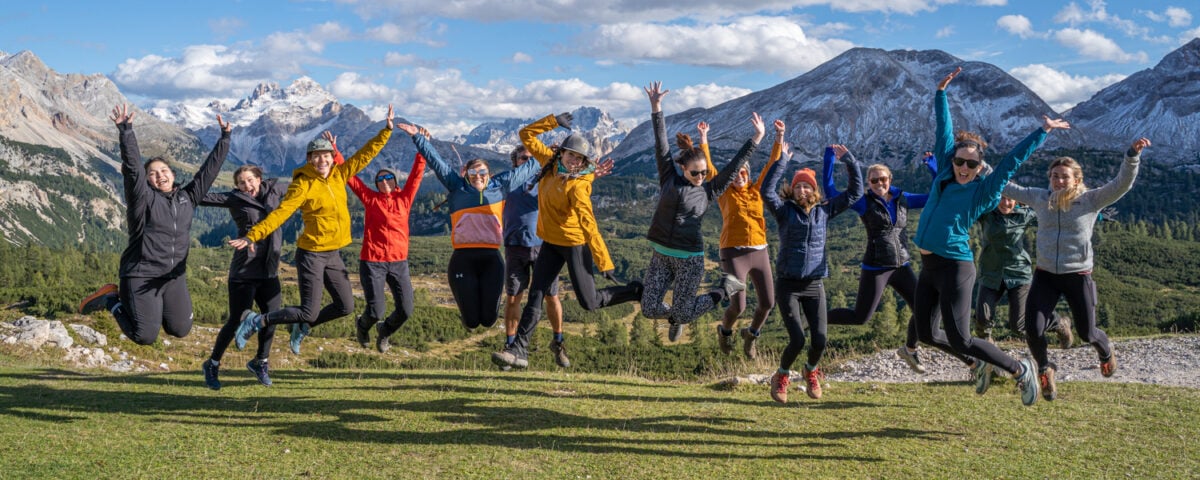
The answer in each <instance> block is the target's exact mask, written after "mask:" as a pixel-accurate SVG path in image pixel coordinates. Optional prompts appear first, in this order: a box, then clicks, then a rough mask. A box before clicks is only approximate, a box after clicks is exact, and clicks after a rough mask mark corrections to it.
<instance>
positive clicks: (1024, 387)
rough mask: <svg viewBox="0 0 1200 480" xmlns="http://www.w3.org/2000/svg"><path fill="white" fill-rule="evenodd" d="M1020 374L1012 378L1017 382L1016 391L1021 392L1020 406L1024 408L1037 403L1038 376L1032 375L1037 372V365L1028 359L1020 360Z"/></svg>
mask: <svg viewBox="0 0 1200 480" xmlns="http://www.w3.org/2000/svg"><path fill="white" fill-rule="evenodd" d="M1021 368H1022V369H1021V372H1020V373H1018V374H1017V375H1014V376H1013V378H1014V379H1015V380H1016V381H1017V390H1020V391H1021V404H1023V405H1025V406H1026V407H1028V406H1030V405H1033V404H1034V403H1037V397H1038V390H1040V388H1038V378H1037V377H1038V376H1037V374H1035V373H1033V372H1036V371H1037V365H1035V364H1034V362H1033V360H1030V359H1028V358H1022V359H1021Z"/></svg>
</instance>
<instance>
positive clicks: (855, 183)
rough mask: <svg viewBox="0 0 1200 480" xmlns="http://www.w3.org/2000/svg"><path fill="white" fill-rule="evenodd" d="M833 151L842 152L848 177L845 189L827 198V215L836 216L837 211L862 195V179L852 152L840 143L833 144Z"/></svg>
mask: <svg viewBox="0 0 1200 480" xmlns="http://www.w3.org/2000/svg"><path fill="white" fill-rule="evenodd" d="M833 147H834V152H835V153H836V152H844V153H843V154H842V155H841V160H842V162H844V163H845V164H846V176H847V177H849V178H850V182H849V184H848V185H846V191H844V192H842V193H839V194H838V195H837V196H835V197H833V198H831V199H829V217H830V218H833V217H836V216H837V215H838V214H839V213H842V212H844V211H846V209H847V208H850V205H852V204H854V202H857V201H858V199H860V198H862V196H863V181H862V168H861V167H859V166H858V161H857V160H855V159H854V154H853V153H850V150H849V149H847V148H846V147H845V146H842V145H834V146H833Z"/></svg>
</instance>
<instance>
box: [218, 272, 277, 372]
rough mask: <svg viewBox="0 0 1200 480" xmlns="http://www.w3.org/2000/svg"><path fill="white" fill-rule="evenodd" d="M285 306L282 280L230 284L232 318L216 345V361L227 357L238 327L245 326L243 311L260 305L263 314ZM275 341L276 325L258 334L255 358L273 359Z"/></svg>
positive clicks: (223, 329) (268, 279)
mask: <svg viewBox="0 0 1200 480" xmlns="http://www.w3.org/2000/svg"><path fill="white" fill-rule="evenodd" d="M282 303H283V296H282V295H281V291H280V285H279V278H263V279H257V280H230V281H229V318H228V319H226V320H225V325H223V326H221V331H219V332H217V340H216V342H215V343H214V344H213V349H212V359H213V360H216V361H218V362H220V361H221V357H223V356H225V349H226V348H229V342H230V341H232V340H233V335H234V334H235V333H237V329H238V325H240V324H241V323H242V312H244V311H246V310H249V309H250V308H251V307H253V306H255V305H258V311H260V312H273V311H275V310H279V306H280V305H281V304H282ZM274 339H275V326H274V325H267V326H266V328H263V329H260V330H259V331H258V352H257V353H255V354H254V358H257V359H259V360H266V359H267V358H268V357H270V356H271V341H272V340H274Z"/></svg>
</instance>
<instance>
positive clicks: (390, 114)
mask: <svg viewBox="0 0 1200 480" xmlns="http://www.w3.org/2000/svg"><path fill="white" fill-rule="evenodd" d="M395 116H396V112H395V110H392V104H390V103H389V104H388V114H387V127H388V130H392V129H394V128H396V126H395V125H394V122H392V119H393V118H395Z"/></svg>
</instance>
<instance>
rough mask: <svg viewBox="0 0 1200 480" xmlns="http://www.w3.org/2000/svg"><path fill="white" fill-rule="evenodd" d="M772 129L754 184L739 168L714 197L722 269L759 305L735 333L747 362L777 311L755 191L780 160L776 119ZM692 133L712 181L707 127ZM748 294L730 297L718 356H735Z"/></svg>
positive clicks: (764, 229)
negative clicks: (764, 161) (771, 140)
mask: <svg viewBox="0 0 1200 480" xmlns="http://www.w3.org/2000/svg"><path fill="white" fill-rule="evenodd" d="M774 125H775V145H774V146H773V147H772V148H771V158H770V159H769V160H768V161H767V164H766V166H764V167H763V171H762V173H760V174H759V175H758V179H756V180H754V183H750V169H749V168H748V166H743V167H742V168H741V169H740V170H738V173H737V175H736V176H734V178H733V183H732V184H730V186H729V188H727V189H726V190H725V193H722V194H721V196H720V197H717V204H718V205H719V206H720V207H721V243H720V245H721V250H720V255H721V270H723V271H724V272H725V273H727V274H730V275H733V276H734V277H736V278H737V279H738V280H739V281H742V282H745V281H746V279H747V278H749V279H750V282H751V283H753V284H754V292H755V294H756V296H757V297H758V306H757V307H755V309H754V316H753V317H751V320H750V326H748V327H745V328H742V329H741V330H740V332H739V334H740V336H741V337H742V353H744V354H745V355H746V358H749V359H754V358H755V357H756V356H758V348H757V347H756V346H755V344H756V343H757V341H758V334H759V332H760V330H761V329H762V326H763V324H765V323H766V322H767V317H768V316H770V315H771V309H773V308H775V279H774V276H773V275H772V273H771V256H770V254H769V253H768V252H767V221H766V219H765V218H764V217H763V201H762V193H761V192H759V187H760V186H761V185H762V182H763V178H764V177H766V176H767V170H769V169H770V168H771V164H772V163H774V162H775V161H776V160H779V156H780V155H781V152H782V150H781V147H782V146H783V132H784V123H783V120H775V123H774ZM696 129H697V130H699V131H700V149H701V150H703V151H704V158H705V159H706V160H708V173H709V176H710V177H711V176H716V171H717V167H716V166H714V165H713V163H712V155H711V154H710V153H709V151H708V123H707V122H700V124H699V125H696ZM746 293H747V292H746V291H745V290H743V291H741V292H738V293H735V294H734V295H733V296H732V297H730V299H729V307H727V308H726V309H725V316H724V317H723V318H722V319H721V324H720V325H718V326H717V345H719V346H720V347H721V352H722V353H725V354H729V353H731V352H733V346H734V338H733V327H734V326H735V325H737V319H738V316H740V315H741V314H742V312H743V311H745V310H746Z"/></svg>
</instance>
